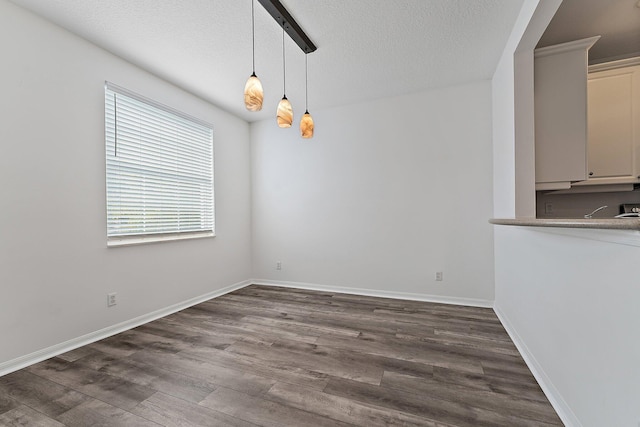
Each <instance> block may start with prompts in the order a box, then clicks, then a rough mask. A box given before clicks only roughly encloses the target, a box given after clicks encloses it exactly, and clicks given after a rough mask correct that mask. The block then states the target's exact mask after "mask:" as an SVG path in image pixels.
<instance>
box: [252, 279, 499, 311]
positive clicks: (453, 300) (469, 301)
mask: <svg viewBox="0 0 640 427" xmlns="http://www.w3.org/2000/svg"><path fill="white" fill-rule="evenodd" d="M251 283H252V284H254V285H266V286H280V287H283V288H300V289H309V290H313V291H324V292H336V293H340V294H352V295H365V296H370V297H380V298H393V299H405V300H412V301H424V302H436V303H440V304H454V305H466V306H471V307H483V308H493V301H489V300H484V299H475V298H459V297H444V296H440V295H429V294H414V293H409V292H391V291H381V290H376V289H363V288H347V287H342V286H330V285H319V284H315V283H303V282H287V281H280V280H265V279H254V280H253V281H251Z"/></svg>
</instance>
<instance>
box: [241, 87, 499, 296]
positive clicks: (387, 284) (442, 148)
mask: <svg viewBox="0 0 640 427" xmlns="http://www.w3.org/2000/svg"><path fill="white" fill-rule="evenodd" d="M297 113H298V114H299V113H300V111H297ZM312 113H313V115H314V119H315V122H316V135H315V136H314V138H313V139H311V140H303V139H301V138H300V136H299V131H298V129H297V124H296V126H295V127H294V128H291V129H279V128H277V126H276V124H275V118H274V119H273V120H266V121H261V122H257V123H254V124H252V132H251V134H252V158H253V260H254V262H253V271H254V277H256V278H259V279H266V280H278V281H291V282H303V283H308V284H312V285H319V286H324V287H330V288H335V287H343V288H352V290H353V291H356V292H363V291H376V292H379V293H380V292H386V293H396V294H398V295H399V294H403V295H404V296H413V297H417V298H419V297H425V296H431V297H436V298H438V297H441V298H445V299H449V300H451V299H454V300H455V299H457V300H458V301H463V300H464V301H466V302H471V303H473V302H483V303H490V302H491V301H492V300H493V258H492V244H493V242H492V230H491V226H490V225H488V223H487V219H488V218H489V217H490V216H491V209H492V188H491V185H492V176H491V170H492V168H491V92H490V84H489V82H487V81H484V82H477V83H473V84H467V85H462V86H458V87H451V88H446V89H438V90H433V91H429V92H422V93H416V94H411V95H406V96H400V97H395V98H390V99H381V100H378V101H375V102H370V103H365V104H360V105H352V106H345V107H340V108H333V109H328V110H324V111H313V110H312ZM297 117H299V116H297ZM296 120H297V119H296ZM278 260H279V261H281V262H282V271H276V270H275V265H276V261H278ZM436 271H443V272H444V281H443V282H435V281H434V274H435V272H436ZM409 294H413V295H409Z"/></svg>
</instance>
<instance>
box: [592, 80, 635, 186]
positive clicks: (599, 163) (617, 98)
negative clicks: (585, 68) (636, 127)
mask: <svg viewBox="0 0 640 427" xmlns="http://www.w3.org/2000/svg"><path fill="white" fill-rule="evenodd" d="M632 83H633V71H632V70H626V71H625V70H621V71H617V72H615V73H611V72H604V73H595V74H593V75H591V76H589V82H588V120H587V123H588V135H589V136H588V141H589V142H588V149H587V158H588V170H589V178H607V177H634V141H633V108H632V106H633V105H632V102H633V98H632V89H633V85H632Z"/></svg>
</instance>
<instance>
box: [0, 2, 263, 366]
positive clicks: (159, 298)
mask: <svg viewBox="0 0 640 427" xmlns="http://www.w3.org/2000/svg"><path fill="white" fill-rule="evenodd" d="M0 52H2V60H1V61H0V81H2V87H3V89H2V95H1V96H0V117H1V119H0V144H1V147H2V151H1V154H0V191H1V194H0V227H1V228H0V290H1V295H0V337H1V343H0V365H1V364H2V363H3V362H7V361H10V360H12V359H14V358H16V357H18V356H24V355H27V354H30V353H32V352H35V351H37V350H40V349H43V348H46V347H49V346H52V345H54V344H59V343H61V342H64V341H65V340H69V339H72V338H76V337H79V336H82V335H84V334H87V333H90V332H93V331H96V330H99V329H101V328H105V327H108V326H110V325H114V324H117V323H119V322H123V321H126V320H128V319H131V318H134V317H136V316H140V315H142V314H145V313H149V312H151V311H154V310H157V309H160V308H163V307H167V306H170V305H172V304H175V303H179V302H181V301H185V300H188V299H190V298H193V297H196V296H199V295H203V294H206V293H208V292H211V291H215V290H217V289H221V288H223V287H226V286H229V285H232V284H234V283H236V282H239V281H243V280H245V279H247V278H249V277H251V260H250V257H251V252H250V244H251V238H250V203H251V200H250V150H249V126H248V124H247V123H246V122H244V121H242V120H240V119H238V118H236V117H234V116H232V115H230V114H227V113H225V112H223V111H221V110H220V109H218V108H216V107H214V106H212V105H210V104H208V103H206V102H204V101H202V100H200V99H198V98H195V97H194V96H191V95H189V94H187V93H186V92H184V91H181V90H179V89H178V88H176V87H174V86H172V85H170V84H168V83H166V82H164V81H162V80H160V79H158V78H156V77H154V76H152V75H150V74H148V73H146V72H143V71H142V70H140V69H138V68H136V67H134V66H132V65H130V64H128V63H126V62H125V61H123V60H121V59H119V58H117V57H115V56H113V55H111V54H109V53H107V52H105V51H103V50H101V49H98V48H97V47H95V46H93V45H91V44H89V43H88V42H86V41H84V40H82V39H80V38H78V37H76V36H74V35H72V34H70V33H68V32H66V31H64V30H62V29H60V28H58V27H56V26H54V25H52V24H50V23H48V22H47V21H44V20H42V19H40V18H38V17H36V16H35V15H32V14H31V13H28V12H26V11H24V10H23V9H20V8H18V7H17V6H15V5H13V4H11V3H9V2H7V1H5V0H0ZM105 80H109V81H111V82H114V83H116V84H118V85H121V86H124V87H126V88H128V89H130V90H132V91H135V92H138V93H140V94H143V95H145V96H147V97H149V98H152V99H155V100H157V101H159V102H162V103H165V104H167V105H170V106H172V107H174V108H176V109H179V110H182V111H184V112H186V113H189V114H191V115H194V116H196V117H199V118H201V119H203V120H206V121H208V122H210V123H212V124H213V125H214V151H215V179H216V182H215V191H216V193H215V199H216V226H217V234H218V235H217V237H215V238H209V239H199V240H191V241H182V242H171V243H161V244H152V245H142V246H135V247H120V248H111V249H107V248H106V234H105V233H106V212H105V160H104V81H105ZM108 292H118V297H119V303H118V305H117V306H116V307H113V308H110V309H107V307H106V295H107V293H108Z"/></svg>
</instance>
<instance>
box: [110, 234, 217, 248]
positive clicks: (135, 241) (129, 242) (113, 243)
mask: <svg viewBox="0 0 640 427" xmlns="http://www.w3.org/2000/svg"><path fill="white" fill-rule="evenodd" d="M215 236H216V235H215V233H213V232H212V231H208V232H203V233H181V234H171V235H167V234H164V235H157V236H133V237H112V238H110V239H108V240H107V247H108V248H116V247H120V246H134V245H146V244H149V243H161V242H173V241H176V240H191V239H202V238H206V237H215Z"/></svg>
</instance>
